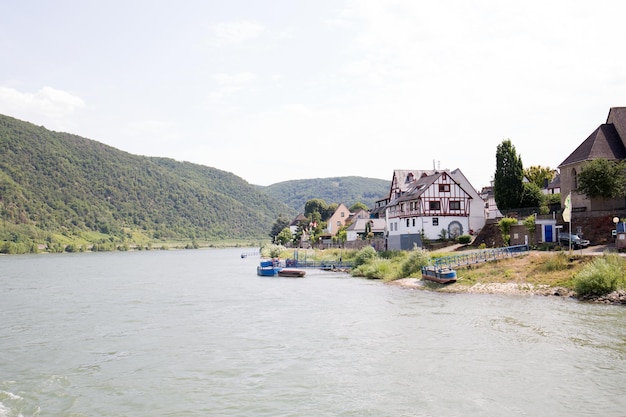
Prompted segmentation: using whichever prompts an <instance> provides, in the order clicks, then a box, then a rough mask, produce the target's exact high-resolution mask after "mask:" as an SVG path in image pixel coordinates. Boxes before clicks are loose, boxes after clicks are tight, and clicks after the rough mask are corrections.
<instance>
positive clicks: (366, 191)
mask: <svg viewBox="0 0 626 417" xmlns="http://www.w3.org/2000/svg"><path fill="white" fill-rule="evenodd" d="M260 189H262V190H263V191H264V192H266V193H267V194H268V195H270V196H271V197H273V198H275V199H277V200H280V201H282V202H284V203H285V204H287V205H288V206H289V207H291V208H292V209H294V210H296V211H297V212H302V211H304V205H305V204H306V202H307V201H309V200H312V199H314V198H320V199H322V200H324V201H325V202H326V203H328V204H333V203H337V204H339V203H343V204H345V205H346V206H347V207H350V206H351V205H353V204H354V203H357V202H361V203H363V204H365V205H366V206H367V207H369V208H373V207H374V203H375V202H376V201H377V200H380V199H382V198H384V197H385V196H387V194H389V181H388V180H381V179H376V178H364V177H335V178H316V179H306V180H292V181H284V182H279V183H276V184H272V185H268V186H266V187H260Z"/></svg>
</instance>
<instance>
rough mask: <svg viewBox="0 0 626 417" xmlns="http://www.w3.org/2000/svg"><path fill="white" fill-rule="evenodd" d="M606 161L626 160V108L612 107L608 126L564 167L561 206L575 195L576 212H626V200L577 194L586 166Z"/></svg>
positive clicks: (564, 162)
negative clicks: (594, 161) (579, 175)
mask: <svg viewBox="0 0 626 417" xmlns="http://www.w3.org/2000/svg"><path fill="white" fill-rule="evenodd" d="M599 158H604V159H608V160H612V161H621V160H624V159H626V107H612V108H611V109H610V110H609V115H608V117H607V120H606V123H605V124H602V125H600V126H599V127H598V128H597V129H596V130H594V131H593V133H591V135H589V137H588V138H587V139H585V141H584V142H583V143H582V144H580V146H578V148H576V149H575V150H574V152H572V153H571V154H570V155H569V156H568V157H567V158H565V160H564V161H563V162H561V164H560V165H559V170H560V174H561V175H560V190H561V205H562V206H564V203H565V198H566V197H567V195H568V194H569V193H571V202H572V206H571V207H572V211H573V212H584V211H602V210H614V209H624V208H626V201H625V199H624V197H619V198H615V199H602V198H597V199H589V198H588V197H587V196H585V195H584V194H582V193H578V192H577V188H578V184H577V176H578V174H579V173H580V172H581V169H582V166H583V164H584V163H585V162H587V161H591V160H594V159H599Z"/></svg>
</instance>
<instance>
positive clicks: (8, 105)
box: [0, 87, 86, 129]
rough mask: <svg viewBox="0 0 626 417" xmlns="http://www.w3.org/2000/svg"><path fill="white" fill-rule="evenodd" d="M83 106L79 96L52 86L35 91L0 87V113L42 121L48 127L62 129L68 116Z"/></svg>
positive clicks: (32, 120)
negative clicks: (29, 91)
mask: <svg viewBox="0 0 626 417" xmlns="http://www.w3.org/2000/svg"><path fill="white" fill-rule="evenodd" d="M85 107H86V105H85V102H84V101H83V99H81V98H80V97H78V96H75V95H73V94H71V93H68V92H66V91H63V90H57V89H55V88H52V87H43V88H42V89H40V90H39V91H37V92H36V93H25V92H21V91H19V90H16V89H14V88H9V87H0V113H2V114H6V115H7V116H12V117H16V118H18V119H24V120H28V121H31V122H36V123H42V124H45V125H47V126H48V127H49V128H50V129H64V128H65V127H66V124H67V121H68V120H69V118H70V116H71V115H73V114H74V113H75V112H76V111H77V110H80V109H83V108H85Z"/></svg>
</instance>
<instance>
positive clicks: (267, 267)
mask: <svg viewBox="0 0 626 417" xmlns="http://www.w3.org/2000/svg"><path fill="white" fill-rule="evenodd" d="M282 269H283V268H282V267H281V266H280V263H279V262H278V261H261V263H260V264H259V266H257V267H256V274H257V275H259V276H262V277H275V276H276V275H278V273H279V272H280V271H282Z"/></svg>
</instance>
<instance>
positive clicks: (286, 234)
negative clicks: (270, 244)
mask: <svg viewBox="0 0 626 417" xmlns="http://www.w3.org/2000/svg"><path fill="white" fill-rule="evenodd" d="M292 239H293V235H292V234H291V229H289V228H288V227H285V228H284V229H283V230H281V231H280V233H279V234H278V236H276V243H278V244H280V245H283V246H285V245H286V244H287V242H291V240H292Z"/></svg>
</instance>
